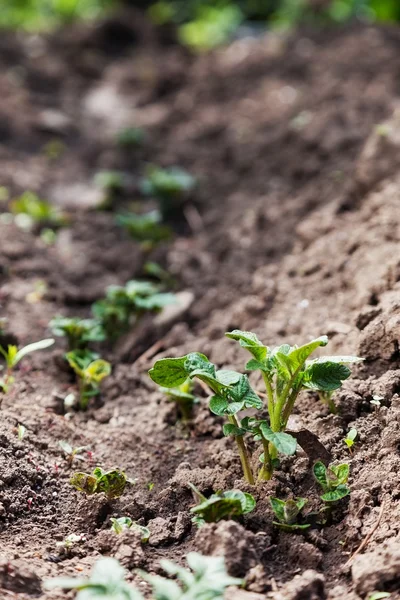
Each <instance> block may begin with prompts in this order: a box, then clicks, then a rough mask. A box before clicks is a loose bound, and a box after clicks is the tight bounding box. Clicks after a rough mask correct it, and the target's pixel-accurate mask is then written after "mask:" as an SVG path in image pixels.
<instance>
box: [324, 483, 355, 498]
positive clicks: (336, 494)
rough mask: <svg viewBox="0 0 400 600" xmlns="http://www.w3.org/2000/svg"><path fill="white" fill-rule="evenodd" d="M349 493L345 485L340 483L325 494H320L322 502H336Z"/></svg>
mask: <svg viewBox="0 0 400 600" xmlns="http://www.w3.org/2000/svg"><path fill="white" fill-rule="evenodd" d="M349 494H350V490H349V488H348V487H347V485H344V484H340V485H338V486H337V488H335V489H334V490H331V491H330V492H326V493H325V494H323V495H322V496H321V499H322V500H323V501H324V502H337V501H338V500H341V499H342V498H344V497H345V496H348V495H349Z"/></svg>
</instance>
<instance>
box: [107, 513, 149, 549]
mask: <svg viewBox="0 0 400 600" xmlns="http://www.w3.org/2000/svg"><path fill="white" fill-rule="evenodd" d="M110 521H111V529H112V531H114V532H115V533H117V534H120V533H122V532H123V531H126V530H127V529H136V530H137V531H139V532H140V534H141V536H142V537H141V542H142V544H145V543H146V542H148V541H149V538H150V535H151V533H150V529H148V528H147V527H144V526H143V525H139V524H138V523H135V521H132V519H131V518H130V517H119V518H118V519H114V518H113V517H111V518H110Z"/></svg>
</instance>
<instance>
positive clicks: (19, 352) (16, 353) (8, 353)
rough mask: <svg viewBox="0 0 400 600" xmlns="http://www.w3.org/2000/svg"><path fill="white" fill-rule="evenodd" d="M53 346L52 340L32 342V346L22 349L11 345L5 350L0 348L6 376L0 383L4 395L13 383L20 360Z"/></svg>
mask: <svg viewBox="0 0 400 600" xmlns="http://www.w3.org/2000/svg"><path fill="white" fill-rule="evenodd" d="M53 344H54V340H53V339H46V340H40V341H39V342H33V344H28V345H27V346H24V347H23V348H20V349H18V347H17V346H14V345H13V344H9V345H8V346H7V349H5V348H4V347H3V346H0V353H1V354H2V355H3V356H4V358H5V360H6V367H7V370H6V374H5V375H4V377H3V378H2V379H1V381H0V388H1V389H2V390H3V392H4V393H7V391H8V389H9V387H10V385H12V383H13V382H14V377H13V375H12V373H13V371H14V369H15V367H16V366H17V364H18V363H19V362H20V360H22V359H23V358H24V357H25V356H26V355H27V354H29V353H30V352H36V350H44V349H45V348H49V347H50V346H52V345H53Z"/></svg>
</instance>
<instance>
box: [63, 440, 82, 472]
mask: <svg viewBox="0 0 400 600" xmlns="http://www.w3.org/2000/svg"><path fill="white" fill-rule="evenodd" d="M58 445H59V446H60V448H61V450H62V451H63V453H64V456H65V459H66V461H67V463H68V464H69V466H70V467H72V464H73V462H74V460H81V461H83V460H85V457H84V455H83V454H81V452H84V451H85V450H88V449H89V446H76V447H75V448H74V447H73V446H71V444H69V443H68V442H65V441H64V440H61V441H60V442H58Z"/></svg>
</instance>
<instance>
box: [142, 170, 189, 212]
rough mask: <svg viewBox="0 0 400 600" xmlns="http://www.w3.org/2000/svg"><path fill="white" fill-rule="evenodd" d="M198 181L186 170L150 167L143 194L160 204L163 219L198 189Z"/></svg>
mask: <svg viewBox="0 0 400 600" xmlns="http://www.w3.org/2000/svg"><path fill="white" fill-rule="evenodd" d="M196 183H197V182H196V179H195V178H194V177H193V176H192V175H190V173H188V172H187V171H185V170H184V169H181V168H179V167H170V168H169V169H161V168H160V167H157V166H155V165H150V166H149V167H148V169H147V172H146V177H145V178H143V179H142V182H141V187H140V189H141V192H142V194H144V195H145V196H153V197H154V198H157V199H158V200H159V202H160V207H161V213H162V215H163V217H164V218H165V217H168V216H170V215H172V214H174V213H175V212H176V210H177V209H179V208H180V206H181V205H182V202H183V201H184V200H185V198H186V197H187V196H188V195H189V193H190V192H192V191H193V190H194V188H195V187H196Z"/></svg>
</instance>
